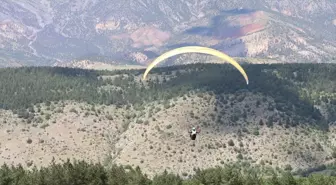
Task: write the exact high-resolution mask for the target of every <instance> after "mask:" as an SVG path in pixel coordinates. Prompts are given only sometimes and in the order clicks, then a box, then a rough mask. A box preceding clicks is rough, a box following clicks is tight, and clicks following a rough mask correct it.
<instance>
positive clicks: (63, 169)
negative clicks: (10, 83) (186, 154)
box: [0, 160, 336, 185]
mask: <svg viewBox="0 0 336 185" xmlns="http://www.w3.org/2000/svg"><path fill="white" fill-rule="evenodd" d="M335 183H336V177H335V176H325V175H310V176H308V177H294V176H293V175H292V174H291V173H289V172H282V173H281V174H276V173H275V172H271V174H270V175H268V176H262V175H261V174H260V173H258V172H257V171H255V170H253V169H252V170H245V171H244V170H242V168H240V167H238V166H236V165H225V166H222V167H214V168H209V169H204V170H200V169H195V174H194V175H189V176H188V177H181V176H179V175H176V174H173V173H168V172H167V171H164V172H162V173H160V174H157V175H155V176H154V177H153V178H149V177H148V176H147V175H146V174H145V173H143V172H142V171H141V169H140V168H139V167H135V168H132V167H131V166H118V165H113V166H111V167H108V168H106V167H104V166H103V165H102V164H100V163H95V164H93V163H87V162H85V161H75V162H70V161H69V160H68V161H67V162H64V163H62V164H55V163H54V162H52V163H51V164H50V166H48V167H42V168H40V169H38V168H36V167H34V168H33V169H31V170H25V169H24V168H23V167H22V166H20V165H18V166H7V165H5V164H4V165H2V167H1V169H0V184H1V185H46V184H48V185H61V184H62V185H63V184H70V185H93V184H94V185H222V184H228V185H322V184H323V185H335Z"/></svg>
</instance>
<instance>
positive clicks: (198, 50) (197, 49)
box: [143, 46, 249, 140]
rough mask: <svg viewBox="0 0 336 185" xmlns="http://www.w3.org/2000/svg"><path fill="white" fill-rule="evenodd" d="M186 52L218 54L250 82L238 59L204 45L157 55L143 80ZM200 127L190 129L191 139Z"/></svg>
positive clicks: (194, 137)
mask: <svg viewBox="0 0 336 185" xmlns="http://www.w3.org/2000/svg"><path fill="white" fill-rule="evenodd" d="M184 53H201V54H209V55H213V56H216V57H218V58H220V59H222V60H225V61H227V62H229V63H230V64H232V65H233V66H234V67H236V68H237V69H238V71H239V72H240V73H241V74H242V75H243V77H244V78H245V81H246V84H247V85H248V84H249V80H248V76H247V74H246V72H245V71H244V69H243V68H242V67H241V66H240V65H239V63H238V62H237V61H235V60H234V59H233V58H231V57H229V56H228V55H226V54H224V53H222V52H220V51H218V50H215V49H212V48H207V47H202V46H185V47H180V48H176V49H173V50H170V51H168V52H166V53H164V54H162V55H160V56H159V57H157V58H156V59H155V60H154V61H153V62H152V63H151V64H149V66H148V67H147V69H146V71H145V73H144V75H143V80H145V79H146V77H147V75H148V73H149V71H150V70H151V69H152V68H154V67H155V66H156V65H157V64H158V63H160V62H162V61H163V60H165V59H167V58H169V57H172V56H175V55H179V54H184ZM200 131H201V130H200V128H199V127H197V128H196V127H193V128H192V129H191V130H189V131H188V132H189V134H190V139H191V140H195V139H196V136H197V134H198V133H200Z"/></svg>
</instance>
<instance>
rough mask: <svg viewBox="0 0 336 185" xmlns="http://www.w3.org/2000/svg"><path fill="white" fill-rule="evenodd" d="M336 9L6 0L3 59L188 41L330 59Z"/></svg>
mask: <svg viewBox="0 0 336 185" xmlns="http://www.w3.org/2000/svg"><path fill="white" fill-rule="evenodd" d="M335 10H336V3H335V2H334V1H333V0H322V1H318V2H313V1H309V0H304V1H301V0H300V1H298V0H282V1H278V0H251V1H241V0H233V1H227V0H225V1H222V0H211V1H210V0H168V1H167V0H156V1H151V0H136V1H133V0H132V1H131V0H125V1H117V0H112V1H101V0H85V1H79V0H71V1H70V0H64V1H62V2H55V1H51V0H36V1H35V0H34V1H33V0H18V1H10V0H4V1H2V3H1V5H0V52H1V55H0V66H2V67H4V66H22V65H53V64H55V63H56V62H58V63H64V62H69V61H74V60H80V59H88V58H92V57H94V58H95V57H107V58H109V61H114V62H115V61H118V62H119V63H121V64H124V63H134V62H135V63H138V64H147V63H148V62H150V61H151V60H152V59H153V57H155V56H157V55H158V54H160V53H162V52H164V51H166V50H168V49H171V48H174V47H177V46H183V45H190V44H193V45H204V46H209V47H213V48H216V49H220V50H222V51H224V52H227V53H228V54H230V55H232V56H239V57H259V58H271V59H274V60H277V61H281V62H330V61H333V60H334V59H335V58H333V56H335V53H336V37H335V34H334V33H335V32H336V25H335V22H336V20H335V19H336V11H335ZM197 57H198V56H197ZM197 57H196V58H197ZM107 62H108V61H107Z"/></svg>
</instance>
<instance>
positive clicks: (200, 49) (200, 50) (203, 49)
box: [143, 46, 249, 84]
mask: <svg viewBox="0 0 336 185" xmlns="http://www.w3.org/2000/svg"><path fill="white" fill-rule="evenodd" d="M183 53H202V54H209V55H214V56H217V57H219V58H221V59H223V60H225V61H227V62H229V63H230V64H232V65H233V66H235V67H236V68H237V69H238V70H239V72H240V73H241V74H242V75H243V76H244V78H245V81H246V84H249V80H248V77H247V75H246V73H245V71H244V69H243V68H242V67H241V66H240V65H239V64H238V62H236V61H235V60H234V59H233V58H231V57H229V56H228V55H226V54H224V53H222V52H220V51H218V50H215V49H212V48H207V47H202V46H185V47H180V48H176V49H173V50H170V51H168V52H166V53H164V54H162V55H160V56H159V57H157V58H156V59H155V60H154V61H153V62H152V63H151V64H149V66H148V67H147V69H146V71H145V73H144V75H143V80H145V79H146V76H147V74H148V73H149V71H150V70H151V69H152V68H153V67H154V66H156V65H157V64H158V63H160V62H161V61H163V60H165V59H167V58H169V57H172V56H175V55H179V54H183Z"/></svg>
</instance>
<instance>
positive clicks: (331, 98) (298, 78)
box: [0, 64, 336, 125]
mask: <svg viewBox="0 0 336 185" xmlns="http://www.w3.org/2000/svg"><path fill="white" fill-rule="evenodd" d="M244 68H245V69H246V71H247V74H248V76H249V79H250V85H248V86H247V85H245V84H244V81H243V78H242V77H241V76H240V74H239V73H238V72H237V71H236V70H234V69H233V68H232V67H231V66H229V65H220V64H218V65H213V64H211V65H206V64H197V65H187V66H184V67H169V68H159V69H155V70H153V72H152V73H153V74H151V75H150V76H151V77H150V81H149V82H143V81H139V79H140V78H141V74H142V72H143V71H142V70H124V71H117V72H110V71H93V70H92V71H90V70H82V69H71V68H51V67H50V68H37V67H26V68H15V69H1V73H0V79H1V84H0V89H1V95H0V102H1V106H2V108H4V109H11V110H14V111H15V112H18V113H19V114H20V116H22V117H25V118H28V119H32V118H33V114H32V113H33V112H34V111H33V110H32V106H33V105H36V104H38V103H46V102H47V103H48V102H51V101H56V102H57V101H64V100H76V101H84V102H88V103H90V104H104V105H111V104H114V105H118V106H127V105H128V106H130V105H137V106H141V105H144V104H146V103H150V102H152V101H157V100H158V101H168V100H170V99H172V98H176V97H181V96H184V95H187V94H188V93H197V92H210V93H212V94H215V95H217V98H218V99H217V104H218V105H219V106H224V105H225V106H229V105H226V103H225V102H227V100H226V99H225V97H224V98H223V97H220V96H219V95H220V94H222V93H224V94H228V93H235V97H233V100H232V101H233V103H234V102H238V101H244V98H245V97H246V94H244V92H251V93H254V94H262V95H264V96H270V97H272V98H274V102H267V103H268V108H269V110H272V111H275V110H277V112H278V113H279V115H277V116H278V117H277V118H270V119H275V120H273V122H281V123H285V124H286V125H296V124H299V123H300V122H308V123H317V122H318V124H322V123H329V122H332V121H335V120H336V109H335V105H336V94H335V91H336V83H335V79H336V65H334V64H323V65H320V64H291V65H282V64H278V65H246V66H244ZM158 75H160V76H158ZM264 101H266V100H264ZM256 104H260V102H258V101H257V102H256ZM319 109H320V110H319ZM248 110H249V111H248V112H249V113H253V110H251V109H248ZM322 112H323V113H324V114H325V116H322ZM29 113H31V114H29ZM244 114H246V112H245V113H244ZM239 119H240V118H239ZM294 120H295V121H294Z"/></svg>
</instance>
